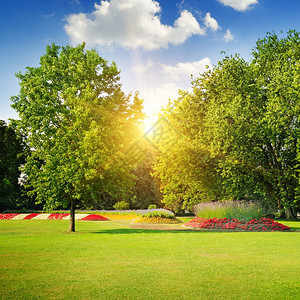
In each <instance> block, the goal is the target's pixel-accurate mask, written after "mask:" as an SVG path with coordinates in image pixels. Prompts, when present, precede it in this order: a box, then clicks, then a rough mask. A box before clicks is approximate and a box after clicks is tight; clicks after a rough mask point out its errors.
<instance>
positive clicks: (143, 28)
mask: <svg viewBox="0 0 300 300" xmlns="http://www.w3.org/2000/svg"><path fill="white" fill-rule="evenodd" d="M160 11H161V8H160V5H159V3H158V2H156V1H154V0H110V1H104V0H102V1H101V2H100V4H95V9H94V11H93V12H92V13H90V14H84V13H79V14H72V15H69V16H68V17H67V24H66V25H65V31H66V33H67V34H68V36H69V38H70V40H71V43H72V44H77V43H81V42H82V41H85V42H86V43H87V44H88V45H91V46H94V45H99V46H113V45H120V46H122V47H124V48H127V49H136V48H139V47H141V48H143V49H144V50H155V49H159V48H162V47H163V48H167V47H168V45H169V44H174V45H177V44H181V43H183V42H185V41H186V39H188V38H189V37H190V36H192V35H204V34H205V29H204V28H201V27H200V25H199V23H198V21H197V20H196V18H195V17H194V16H193V15H192V14H191V13H190V12H188V11H187V10H184V11H182V12H181V14H180V16H179V18H178V19H177V20H175V22H174V25H173V26H169V25H164V24H162V23H161V21H160V16H159V13H160Z"/></svg>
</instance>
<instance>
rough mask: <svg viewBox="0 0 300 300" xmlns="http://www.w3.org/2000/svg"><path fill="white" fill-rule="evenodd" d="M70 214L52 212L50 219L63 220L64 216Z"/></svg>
mask: <svg viewBox="0 0 300 300" xmlns="http://www.w3.org/2000/svg"><path fill="white" fill-rule="evenodd" d="M69 215H70V214H57V213H54V214H51V215H50V216H49V217H48V220H62V219H63V218H66V217H68V216H69Z"/></svg>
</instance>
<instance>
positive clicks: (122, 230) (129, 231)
mask: <svg viewBox="0 0 300 300" xmlns="http://www.w3.org/2000/svg"><path fill="white" fill-rule="evenodd" d="M209 232H210V233H228V232H225V231H204V230H203V231H202V230H192V229H177V230H164V229H135V228H119V229H106V230H100V231H93V232H91V233H93V234H137V233H142V234H151V233H155V234H157V233H164V234H166V233H209Z"/></svg>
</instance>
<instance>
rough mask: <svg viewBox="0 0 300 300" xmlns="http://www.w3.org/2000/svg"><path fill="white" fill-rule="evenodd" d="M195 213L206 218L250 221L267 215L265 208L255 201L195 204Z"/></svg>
mask: <svg viewBox="0 0 300 300" xmlns="http://www.w3.org/2000/svg"><path fill="white" fill-rule="evenodd" d="M195 213H196V215H197V216H198V217H201V218H204V219H211V218H219V219H222V218H227V219H238V220H243V221H250V220H252V219H259V218H261V217H263V216H264V215H265V210H264V208H263V207H262V206H261V205H260V204H259V203H255V202H242V201H232V202H207V203H200V204H198V205H196V206H195Z"/></svg>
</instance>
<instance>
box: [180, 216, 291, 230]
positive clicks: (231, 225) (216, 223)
mask: <svg viewBox="0 0 300 300" xmlns="http://www.w3.org/2000/svg"><path fill="white" fill-rule="evenodd" d="M184 226H186V227H191V228H198V229H214V230H236V231H286V230H290V229H291V228H290V227H288V226H285V225H283V224H280V223H278V222H275V221H274V220H271V219H268V218H260V219H258V220H256V219H252V220H251V221H239V220H237V219H227V218H223V219H217V218H213V219H203V218H200V217H196V218H195V219H193V220H191V221H189V222H187V223H185V224H184Z"/></svg>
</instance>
